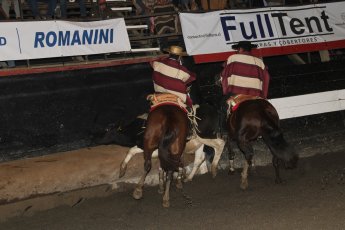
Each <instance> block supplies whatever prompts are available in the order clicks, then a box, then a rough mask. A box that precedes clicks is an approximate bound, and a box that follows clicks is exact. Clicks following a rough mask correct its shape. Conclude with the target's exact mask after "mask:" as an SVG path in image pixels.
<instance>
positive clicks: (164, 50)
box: [163, 48, 188, 56]
mask: <svg viewBox="0 0 345 230" xmlns="http://www.w3.org/2000/svg"><path fill="white" fill-rule="evenodd" d="M163 52H164V53H169V54H174V55H177V56H188V54H187V52H186V51H183V52H182V53H179V54H177V53H172V52H170V50H169V48H165V49H163Z"/></svg>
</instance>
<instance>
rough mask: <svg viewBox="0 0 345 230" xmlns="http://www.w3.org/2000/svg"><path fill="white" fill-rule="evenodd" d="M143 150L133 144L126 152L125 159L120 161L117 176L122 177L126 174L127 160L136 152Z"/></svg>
mask: <svg viewBox="0 0 345 230" xmlns="http://www.w3.org/2000/svg"><path fill="white" fill-rule="evenodd" d="M142 152H143V150H142V149H141V148H139V147H138V146H134V147H132V148H130V149H129V150H128V152H127V154H126V157H125V159H124V160H123V161H122V162H121V165H120V173H119V178H121V177H123V176H124V175H125V174H126V170H127V164H128V162H129V161H130V160H131V159H132V158H133V157H134V156H135V155H136V154H138V153H142Z"/></svg>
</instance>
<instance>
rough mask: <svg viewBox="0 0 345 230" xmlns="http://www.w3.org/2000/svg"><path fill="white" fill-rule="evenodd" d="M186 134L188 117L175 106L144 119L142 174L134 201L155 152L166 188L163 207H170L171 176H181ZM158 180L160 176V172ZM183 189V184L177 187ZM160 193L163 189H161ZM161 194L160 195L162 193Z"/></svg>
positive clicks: (137, 196) (139, 196) (155, 110)
mask: <svg viewBox="0 0 345 230" xmlns="http://www.w3.org/2000/svg"><path fill="white" fill-rule="evenodd" d="M188 132H189V121H188V118H187V113H186V112H185V111H184V110H182V109H181V108H179V107H178V106H175V105H162V106H159V107H156V108H155V109H153V110H152V111H151V112H150V113H149V115H148V118H147V123H146V129H145V133H144V161H145V163H144V171H145V172H144V174H143V176H142V177H141V179H140V181H139V183H138V185H137V186H136V188H135V190H134V192H133V197H134V198H135V199H140V198H142V195H143V194H142V193H143V186H144V182H145V178H146V176H147V174H148V173H149V172H150V170H151V157H152V153H153V151H154V150H155V149H158V158H159V161H160V166H161V168H162V169H163V171H164V172H166V180H165V181H166V184H165V191H164V194H163V207H169V206H170V203H169V188H170V183H171V181H172V177H173V172H179V174H182V169H183V165H182V161H181V156H182V153H183V150H184V148H185V145H186V139H187V135H188ZM159 176H160V180H161V179H162V178H163V172H160V175H159ZM179 177H180V175H179ZM180 186H182V184H180ZM160 189H162V188H160ZM162 192H163V191H162Z"/></svg>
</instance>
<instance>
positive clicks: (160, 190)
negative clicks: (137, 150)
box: [158, 167, 164, 194]
mask: <svg viewBox="0 0 345 230" xmlns="http://www.w3.org/2000/svg"><path fill="white" fill-rule="evenodd" d="M158 193H159V194H163V193H164V171H163V169H162V168H161V167H159V188H158Z"/></svg>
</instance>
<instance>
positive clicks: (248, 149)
mask: <svg viewBox="0 0 345 230" xmlns="http://www.w3.org/2000/svg"><path fill="white" fill-rule="evenodd" d="M238 147H239V148H240V150H241V151H242V152H243V153H244V156H245V161H244V165H243V170H242V173H241V185H240V187H241V189H243V190H246V189H247V188H248V169H249V167H250V166H251V165H252V159H253V155H254V149H253V147H252V145H251V144H250V143H249V142H244V141H242V142H239V143H238Z"/></svg>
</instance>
